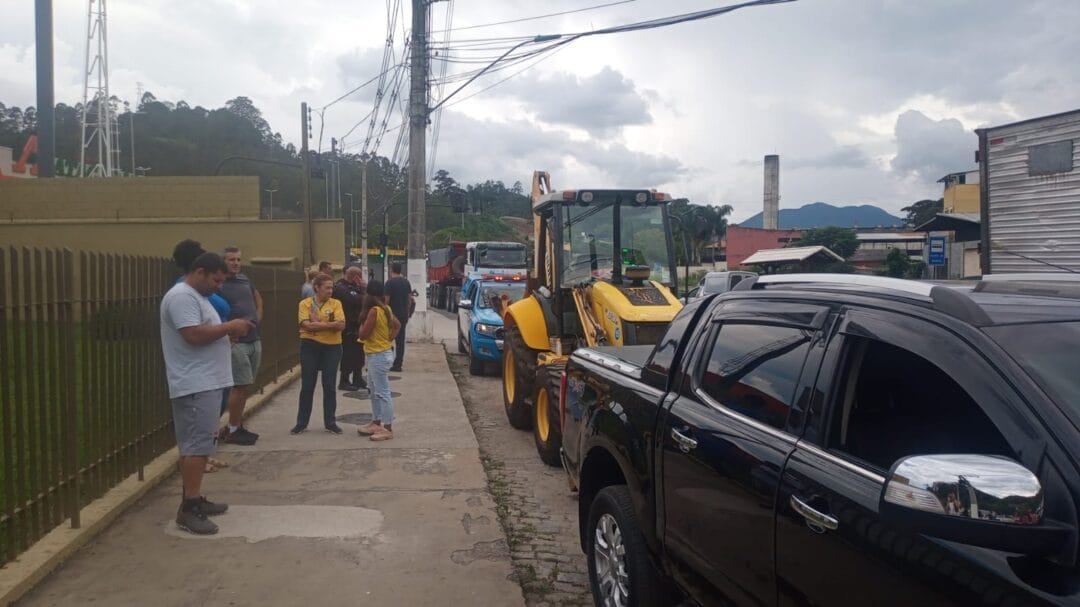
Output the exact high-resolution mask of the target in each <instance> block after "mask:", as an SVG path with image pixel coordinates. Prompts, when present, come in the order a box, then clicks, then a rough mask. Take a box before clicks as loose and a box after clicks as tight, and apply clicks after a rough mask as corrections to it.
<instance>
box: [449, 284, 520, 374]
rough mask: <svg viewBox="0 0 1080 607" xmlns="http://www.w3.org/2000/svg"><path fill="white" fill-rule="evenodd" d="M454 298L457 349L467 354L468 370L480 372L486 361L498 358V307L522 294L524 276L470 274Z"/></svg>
mask: <svg viewBox="0 0 1080 607" xmlns="http://www.w3.org/2000/svg"><path fill="white" fill-rule="evenodd" d="M461 294H462V295H461V300H460V301H459V302H458V352H460V353H462V354H468V355H469V373H472V374H473V375H483V373H484V368H485V366H486V365H487V363H489V362H491V363H501V362H502V348H503V321H502V310H504V309H505V308H506V306H508V305H510V304H512V303H514V302H515V301H517V300H519V299H521V298H522V297H524V296H525V277H524V276H523V275H511V274H472V275H470V276H469V277H468V278H467V279H466V281H465V284H464V285H462V288H461Z"/></svg>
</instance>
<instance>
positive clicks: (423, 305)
mask: <svg viewBox="0 0 1080 607" xmlns="http://www.w3.org/2000/svg"><path fill="white" fill-rule="evenodd" d="M429 1H430V0H412V66H411V72H410V76H411V87H410V89H409V236H408V246H407V249H406V258H407V259H408V264H409V265H408V269H407V270H406V273H407V276H408V278H409V282H410V283H412V286H413V289H415V290H416V291H417V292H419V293H420V297H417V298H416V312H417V316H418V318H417V319H416V320H419V321H420V322H418V323H415V325H419V327H420V331H421V333H420V334H418V337H420V338H421V339H424V338H426V337H429V336H428V335H425V333H427V331H426V329H425V328H424V327H426V325H427V323H426V321H425V316H426V314H425V312H426V311H427V297H425V296H424V294H425V293H426V291H427V268H426V255H425V248H426V247H425V244H426V243H425V240H426V232H427V225H426V223H425V217H424V214H425V208H424V207H425V204H424V193H425V189H426V185H427V179H426V174H427V169H426V167H425V162H424V158H425V156H426V155H427V149H426V138H427V118H428V99H427V76H428V63H427V26H428V24H427V5H428V3H429ZM410 324H413V323H410ZM415 325H414V326H415ZM414 334H415V333H414Z"/></svg>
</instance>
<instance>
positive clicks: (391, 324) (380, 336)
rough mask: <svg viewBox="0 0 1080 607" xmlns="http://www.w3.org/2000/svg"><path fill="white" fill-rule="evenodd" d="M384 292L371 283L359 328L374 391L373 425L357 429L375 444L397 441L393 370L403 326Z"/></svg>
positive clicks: (371, 386)
mask: <svg viewBox="0 0 1080 607" xmlns="http://www.w3.org/2000/svg"><path fill="white" fill-rule="evenodd" d="M384 295H385V288H384V287H383V283H382V282H380V281H378V280H372V281H370V282H368V286H367V295H366V296H365V298H364V313H362V314H361V315H360V318H363V319H364V322H363V324H362V325H360V331H359V336H360V341H361V342H362V343H363V344H364V359H365V361H366V362H367V369H368V388H369V389H370V390H371V423H370V424H368V425H366V426H361V427H359V428H357V429H356V431H357V432H359V433H360V435H361V436H371V440H373V441H384V440H390V439H392V438H394V431H393V423H394V403H393V401H392V400H391V397H390V366H391V365H393V364H394V338H396V337H397V334H398V331H400V330H401V322H400V321H398V319H397V318H394V313H393V312H391V311H390V306H388V305H386V298H385V296H384Z"/></svg>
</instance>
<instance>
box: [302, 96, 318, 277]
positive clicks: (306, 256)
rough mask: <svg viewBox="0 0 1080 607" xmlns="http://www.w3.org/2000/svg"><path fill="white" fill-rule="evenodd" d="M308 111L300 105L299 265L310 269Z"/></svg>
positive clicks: (312, 258) (305, 106)
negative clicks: (301, 226) (300, 211)
mask: <svg viewBox="0 0 1080 607" xmlns="http://www.w3.org/2000/svg"><path fill="white" fill-rule="evenodd" d="M309 111H310V110H308V104H306V103H301V104H300V129H301V131H302V132H303V136H302V137H301V138H300V141H301V145H300V161H301V164H303V165H304V168H303V169H302V170H303V174H302V175H301V178H300V183H301V184H302V188H303V196H304V199H303V200H302V201H301V202H302V204H303V206H304V211H303V212H304V226H303V231H304V234H303V242H304V245H303V246H304V250H303V258H302V261H301V263H303V265H304V267H305V268H308V267H311V264H313V263H315V258H314V256H313V255H312V252H311V241H312V240H314V239H313V238H312V237H311V154H310V152H308V139H310V138H311V120H310V116H309V115H308V113H309Z"/></svg>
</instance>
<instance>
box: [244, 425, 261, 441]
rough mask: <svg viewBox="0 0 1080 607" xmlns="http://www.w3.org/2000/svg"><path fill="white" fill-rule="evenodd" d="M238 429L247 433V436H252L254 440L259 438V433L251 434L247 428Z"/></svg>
mask: <svg viewBox="0 0 1080 607" xmlns="http://www.w3.org/2000/svg"><path fill="white" fill-rule="evenodd" d="M240 429H241V430H243V431H244V432H247V433H248V434H250V435H252V436H254V437H255V438H256V439H258V438H259V433H258V432H252V431H251V430H248V429H247V426H240Z"/></svg>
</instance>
